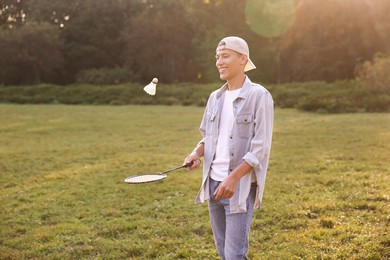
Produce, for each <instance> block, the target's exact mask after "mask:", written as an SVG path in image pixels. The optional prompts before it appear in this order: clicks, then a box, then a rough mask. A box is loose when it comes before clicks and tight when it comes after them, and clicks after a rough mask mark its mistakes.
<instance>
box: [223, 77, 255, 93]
mask: <svg viewBox="0 0 390 260" xmlns="http://www.w3.org/2000/svg"><path fill="white" fill-rule="evenodd" d="M251 86H252V81H251V80H250V79H249V77H248V76H246V75H245V80H244V84H242V88H241V91H240V93H239V94H238V98H242V99H245V98H246V97H247V96H248V93H249V89H250V87H251ZM227 88H228V83H227V82H226V83H225V84H223V86H222V87H221V88H220V89H219V90H218V92H217V98H219V97H221V96H222V94H224V93H225V91H226V90H227Z"/></svg>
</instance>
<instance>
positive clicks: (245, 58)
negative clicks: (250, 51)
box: [240, 54, 248, 65]
mask: <svg viewBox="0 0 390 260" xmlns="http://www.w3.org/2000/svg"><path fill="white" fill-rule="evenodd" d="M247 62H248V56H246V55H244V54H242V55H241V61H240V64H241V65H245V64H246V63H247Z"/></svg>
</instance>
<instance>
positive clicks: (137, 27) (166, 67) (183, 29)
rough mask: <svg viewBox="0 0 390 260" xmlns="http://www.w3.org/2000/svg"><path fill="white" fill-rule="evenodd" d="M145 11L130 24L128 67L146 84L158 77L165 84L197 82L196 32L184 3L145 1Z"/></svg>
mask: <svg viewBox="0 0 390 260" xmlns="http://www.w3.org/2000/svg"><path fill="white" fill-rule="evenodd" d="M144 4H145V5H144V7H143V8H142V9H143V10H142V11H141V12H139V13H138V14H137V15H135V16H134V17H131V18H130V19H129V21H128V27H127V28H126V29H125V30H124V32H123V34H122V36H123V39H124V41H125V46H126V47H125V52H124V55H125V56H124V57H125V64H126V65H127V66H129V67H130V68H132V69H133V71H134V72H135V73H136V74H138V75H139V76H140V79H141V80H142V81H143V82H146V81H149V80H151V79H152V78H154V77H157V78H159V79H160V80H161V82H177V81H185V80H188V79H190V78H191V77H192V78H194V76H192V75H196V74H195V73H196V72H195V71H194V70H193V69H192V66H193V64H194V63H193V59H192V53H193V51H194V50H193V46H192V43H191V40H192V37H193V29H192V27H191V25H190V24H189V23H188V22H187V20H186V17H185V12H184V8H183V6H182V4H181V2H174V1H172V2H168V1H165V2H162V1H145V3H144Z"/></svg>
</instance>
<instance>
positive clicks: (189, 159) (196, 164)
mask: <svg viewBox="0 0 390 260" xmlns="http://www.w3.org/2000/svg"><path fill="white" fill-rule="evenodd" d="M190 162H194V163H193V164H192V166H191V167H187V168H185V170H186V171H190V170H193V169H196V168H199V166H200V163H201V161H200V156H199V155H198V154H197V153H196V152H192V153H191V154H190V155H188V156H187V158H186V159H185V160H184V164H187V163H190Z"/></svg>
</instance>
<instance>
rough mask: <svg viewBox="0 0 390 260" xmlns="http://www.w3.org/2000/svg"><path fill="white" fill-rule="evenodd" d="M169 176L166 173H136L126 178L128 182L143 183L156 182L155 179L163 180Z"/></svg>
mask: <svg viewBox="0 0 390 260" xmlns="http://www.w3.org/2000/svg"><path fill="white" fill-rule="evenodd" d="M166 177H167V175H166V174H157V173H155V174H152V173H151V174H140V175H134V176H129V177H127V178H126V179H125V182H126V183H127V184H141V183H148V182H155V181H161V180H163V179H165V178H166Z"/></svg>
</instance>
